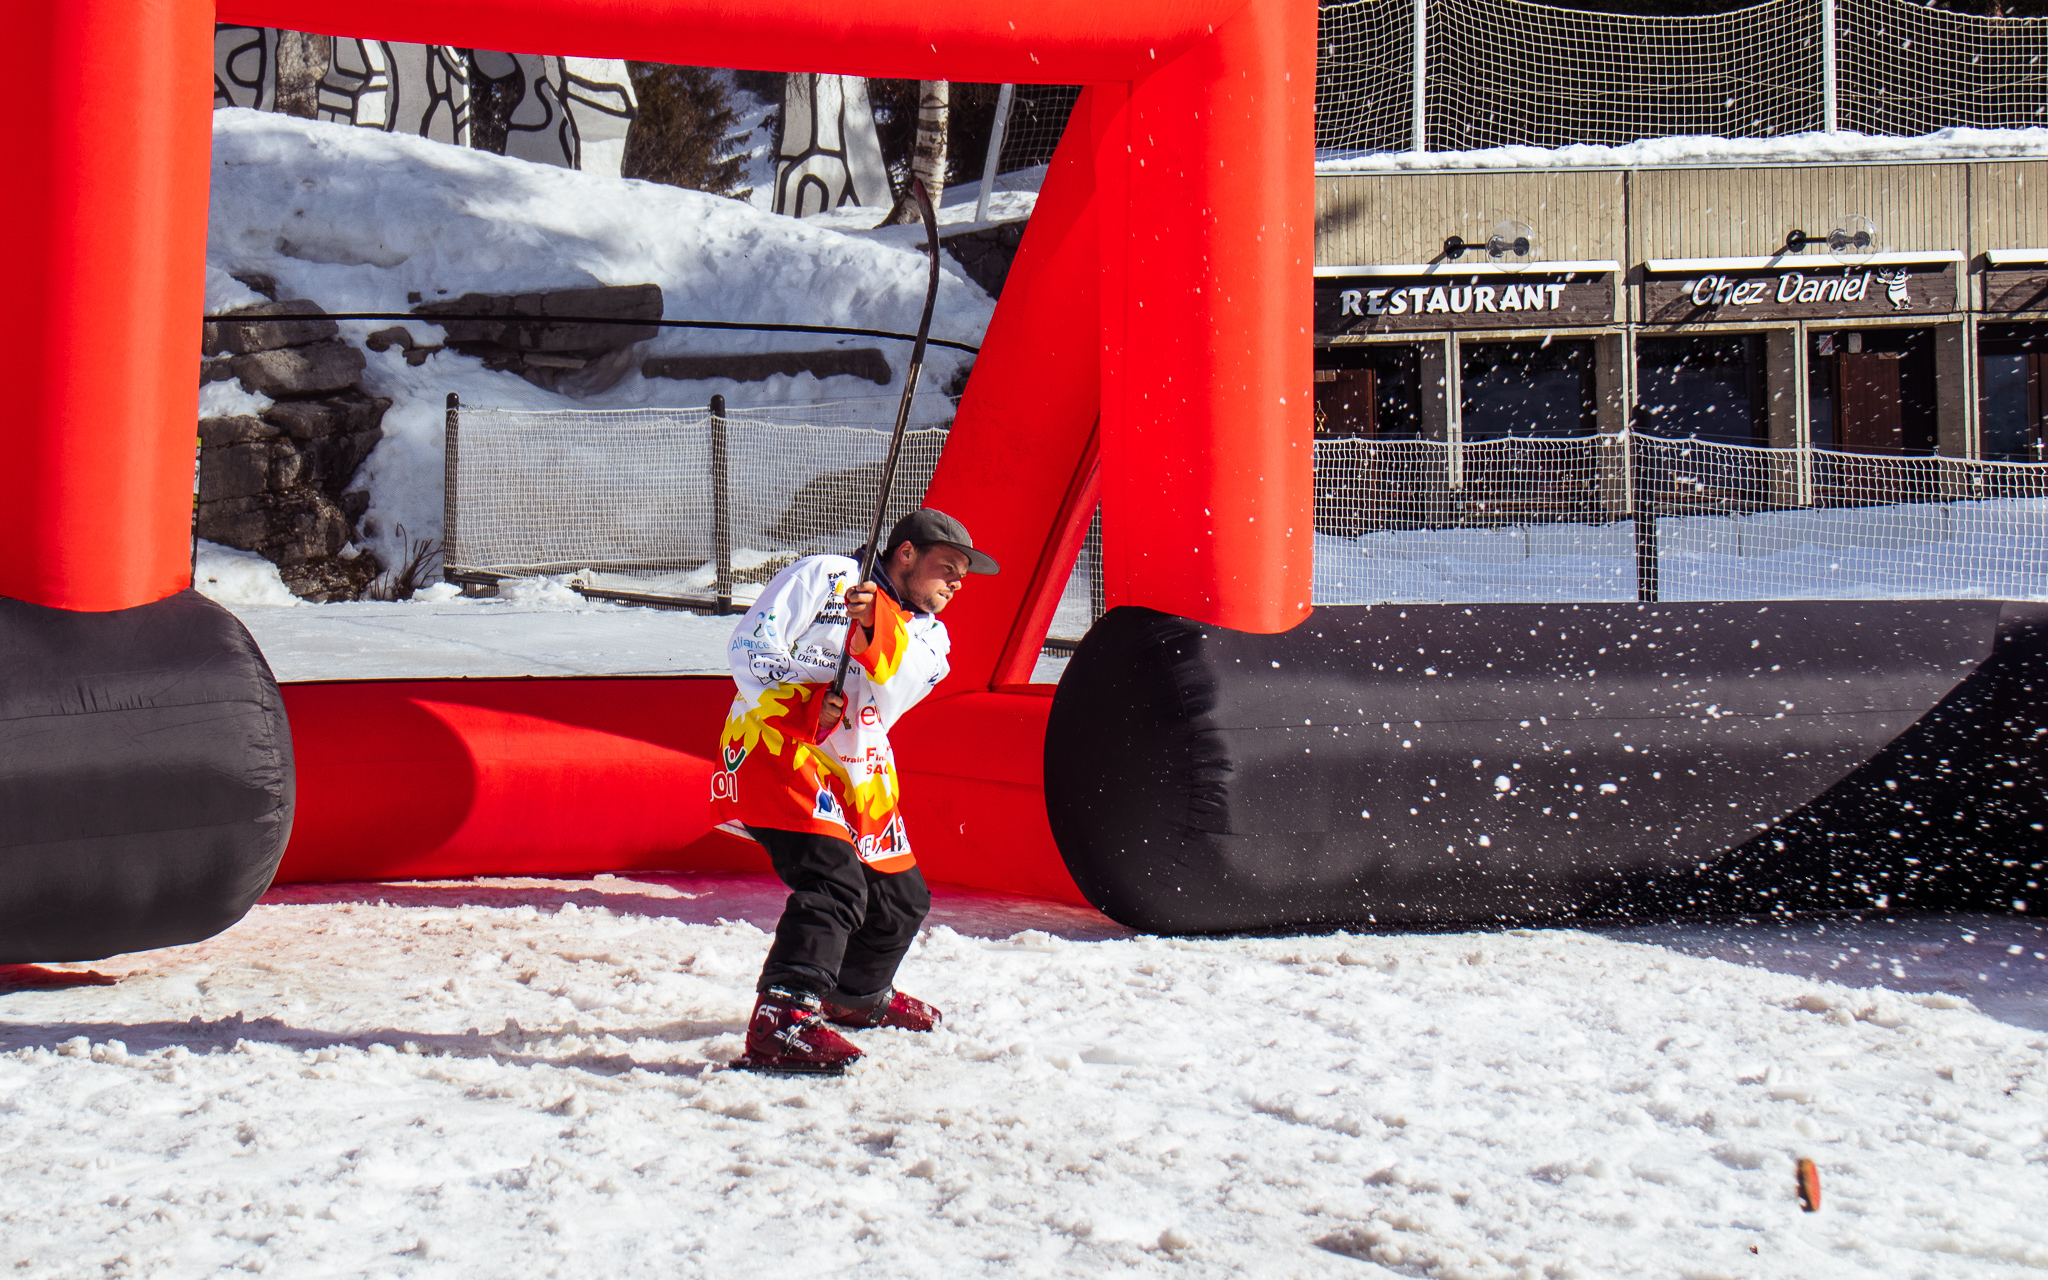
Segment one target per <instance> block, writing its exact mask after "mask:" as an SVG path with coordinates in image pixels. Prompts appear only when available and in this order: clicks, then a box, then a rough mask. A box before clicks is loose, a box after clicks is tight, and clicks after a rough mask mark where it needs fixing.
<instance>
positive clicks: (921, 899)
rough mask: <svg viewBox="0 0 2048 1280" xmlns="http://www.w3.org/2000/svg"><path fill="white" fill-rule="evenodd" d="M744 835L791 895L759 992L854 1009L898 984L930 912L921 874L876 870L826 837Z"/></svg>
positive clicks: (758, 830)
mask: <svg viewBox="0 0 2048 1280" xmlns="http://www.w3.org/2000/svg"><path fill="white" fill-rule="evenodd" d="M747 831H748V832H749V833H750V834H751V835H752V836H753V837H754V839H756V840H758V841H760V842H761V845H762V847H764V848H766V849H767V850H768V857H769V860H770V861H772V862H773V863H774V864H775V874H776V875H778V876H780V877H782V883H784V884H786V885H788V886H789V887H790V890H791V892H790V895H789V901H788V902H787V903H786V904H785V905H784V906H783V908H782V919H781V921H780V922H779V923H777V924H776V926H775V943H774V945H773V946H771V947H769V948H768V963H767V964H766V965H764V966H763V967H762V969H761V982H760V986H759V988H758V989H759V990H762V991H766V990H767V989H768V988H769V987H786V988H789V989H791V990H799V991H810V992H814V993H816V994H817V995H820V996H823V997H824V998H826V999H828V1000H830V1001H832V1002H833V1003H834V1004H844V1005H851V1006H853V1007H856V1008H858V1007H860V1006H862V1005H868V1004H872V1003H874V1002H875V1001H876V1000H877V999H879V998H880V997H881V996H882V994H883V993H884V992H886V991H888V990H889V986H890V984H891V983H892V982H894V981H895V980H896V966H897V965H899V964H902V963H903V953H904V952H906V951H908V950H910V943H911V940H912V939H914V938H916V937H917V926H918V925H920V924H922V923H924V917H925V913H926V912H927V911H930V910H931V906H932V895H931V891H930V890H929V889H927V888H925V884H924V873H923V872H921V871H919V870H918V869H917V868H916V867H911V868H910V869H909V870H908V871H898V872H895V873H894V874H884V873H882V872H880V871H876V870H873V869H872V868H870V867H869V866H868V865H867V864H866V863H864V862H862V861H861V860H860V854H859V853H857V852H856V851H855V850H854V847H853V846H852V845H851V844H849V843H847V842H846V841H844V840H835V839H834V838H832V837H831V836H821V835H814V834H812V833H811V832H808V831H780V830H777V829H775V828H773V827H751V826H750V827H748V828H747Z"/></svg>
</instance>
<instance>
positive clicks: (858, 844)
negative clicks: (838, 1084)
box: [711, 509, 996, 1075]
mask: <svg viewBox="0 0 2048 1280" xmlns="http://www.w3.org/2000/svg"><path fill="white" fill-rule="evenodd" d="M859 572H860V564H859V562H858V561H857V560H856V559H854V558H852V557H849V556H836V555H822V556H807V557H805V558H804V559H802V560H799V561H797V562H796V563H795V564H793V565H790V566H789V567H788V568H786V569H784V570H783V571H782V572H781V573H778V574H776V575H775V578H774V580H773V581H771V582H770V583H769V584H768V586H767V587H766V589H764V590H763V591H762V592H761V596H760V599H758V600H756V601H755V602H754V606H753V608H752V609H751V610H750V611H749V612H748V613H747V614H746V616H745V617H744V618H743V619H742V620H741V621H740V624H739V626H738V627H736V628H735V629H734V630H733V634H732V641H731V644H730V645H729V646H728V648H727V655H726V656H727V659H728V661H729V662H730V663H731V666H732V674H733V681H734V683H736V684H737V685H738V686H739V691H738V695H737V696H736V697H735V698H734V699H733V702H732V707H731V709H730V710H729V711H728V712H727V714H726V721H725V730H724V732H723V733H722V734H721V735H720V737H719V751H720V757H721V758H720V761H719V763H720V765H721V766H722V768H721V769H720V770H719V771H718V772H716V773H714V774H713V775H712V781H711V794H712V798H713V800H714V801H715V802H716V804H717V807H718V809H719V811H720V816H721V817H723V818H725V819H728V820H737V821H739V822H741V823H744V824H745V825H746V828H747V830H748V832H749V833H751V834H752V835H753V837H754V839H756V840H758V841H759V842H760V843H761V845H762V846H763V847H764V848H766V849H767V850H768V857H769V859H770V861H772V862H773V863H774V865H775V874H776V875H778V876H780V877H781V878H782V882H783V883H784V884H786V885H788V886H789V889H790V895H789V901H788V903H787V904H786V905H785V906H784V907H783V910H782V919H781V921H780V922H779V923H778V924H777V925H776V927H775V941H774V943H773V945H771V946H770V947H769V949H768V962H767V964H766V965H765V966H763V968H762V970H761V980H760V983H759V986H758V995H757V997H756V1000H755V1003H754V1013H753V1017H752V1018H751V1019H749V1020H748V1023H747V1049H746V1054H745V1056H744V1057H742V1058H741V1059H740V1060H739V1063H738V1064H737V1065H739V1066H741V1067H745V1068H748V1069H751V1070H757V1071H772V1072H791V1073H804V1074H815V1075H837V1074H839V1073H840V1072H842V1071H844V1070H845V1069H846V1067H847V1065H848V1064H850V1063H852V1062H853V1061H854V1060H855V1059H856V1058H858V1057H860V1050H859V1049H857V1048H855V1047H854V1046H853V1044H852V1043H851V1042H849V1041H848V1040H847V1039H846V1038H845V1037H843V1036H841V1035H840V1034H839V1033H838V1032H836V1031H834V1030H832V1028H831V1027H829V1026H827V1025H826V1023H828V1022H830V1023H833V1024H836V1025H838V1026H842V1027H903V1028H907V1029H909V1030H913V1031H929V1030H931V1029H932V1028H933V1027H934V1026H936V1025H937V1024H938V1022H939V1012H938V1010H936V1009H934V1008H932V1007H931V1006H930V1005H927V1004H925V1003H924V1002H923V1001H921V1000H915V999H912V998H911V997H909V996H906V995H904V994H902V993H901V992H899V991H896V990H895V989H894V986H893V984H894V982H895V978H896V967H897V965H898V964H900V963H901V962H902V960H903V953H904V952H905V951H907V950H909V948H910V943H911V940H912V939H913V938H915V937H916V935H917V928H918V925H919V924H921V923H922V922H923V920H924V916H925V912H926V911H927V910H929V909H930V907H931V894H930V893H929V892H928V891H927V890H926V888H925V884H924V876H923V875H922V874H921V873H920V872H919V871H918V869H917V863H916V860H915V859H914V858H912V856H911V852H910V838H909V835H908V834H907V833H906V831H905V829H904V825H903V815H902V814H901V813H900V812H899V811H898V809H897V800H898V786H897V779H896V763H895V755H894V752H893V750H892V749H891V747H890V745H889V728H890V726H891V725H893V724H895V723H896V721H897V720H898V719H899V718H900V717H901V716H902V715H903V713H904V712H906V711H908V710H910V708H912V707H913V706H916V705H917V703H918V702H919V701H920V700H921V699H923V697H924V696H925V695H926V694H927V693H929V692H931V690H932V688H933V686H935V685H937V684H938V683H939V681H940V680H942V679H944V678H945V676H946V672H947V669H948V668H947V665H946V654H947V651H948V649H949V648H950V644H949V642H948V640H947V638H946V628H945V626H944V625H943V624H942V623H940V622H939V620H938V616H937V615H938V612H939V611H940V610H941V609H943V608H945V607H946V602H947V601H949V600H951V599H952V598H953V595H954V593H955V592H957V591H958V590H959V589H960V586H961V583H962V580H963V579H964V578H965V576H966V575H967V574H969V573H994V572H996V562H995V561H994V560H991V559H990V558H989V557H988V556H987V555H984V554H983V553H982V552H979V551H976V550H975V549H974V540H973V539H972V538H971V537H969V536H968V533H967V530H966V528H965V527H964V526H963V525H962V524H961V523H960V522H959V521H958V520H955V519H953V518H952V517H951V516H948V515H946V514H944V513H943V512H939V511H933V510H930V509H924V510H919V511H914V512H912V513H911V514H909V515H907V516H905V517H904V518H903V519H901V520H899V521H897V522H896V527H895V528H894V529H892V530H891V531H890V533H889V538H888V541H887V542H886V543H885V544H883V550H882V553H881V554H879V555H878V556H877V557H876V558H875V568H874V581H872V582H868V583H856V582H855V581H854V579H855V577H856V576H857V575H858V574H859ZM842 652H844V653H847V654H850V655H851V657H852V661H851V662H850V663H848V665H847V674H846V685H845V691H844V693H843V694H842V695H835V694H833V693H832V682H833V679H834V677H835V676H836V674H837V672H838V669H839V664H840V655H841V654H842Z"/></svg>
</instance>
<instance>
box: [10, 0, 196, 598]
mask: <svg viewBox="0 0 2048 1280" xmlns="http://www.w3.org/2000/svg"><path fill="white" fill-rule="evenodd" d="M0 41H4V42H5V47H6V48H8V49H11V50H13V66H12V68H11V69H10V71H9V73H8V75H7V76H6V77H5V78H4V79H0V115H4V116H5V118H6V119H8V120H10V121H13V122H14V128H15V130H16V138H17V141H16V145H17V146H18V147H19V148H20V149H21V152H22V154H21V156H20V157H19V159H18V160H17V162H16V164H15V169H14V172H15V175H16V179H15V182H14V183H13V185H12V186H11V187H10V189H9V193H8V198H7V199H6V201H5V202H0V236H4V239H5V242H6V243H7V245H8V252H7V254H6V265H5V267H4V268H0V271H4V272H5V275H4V279H5V281H6V289H5V295H6V298H7V305H6V307H5V308H4V309H0V346H4V347H5V348H6V349H7V350H10V351H18V352H22V353H25V354H32V355H33V357H34V360H35V368H34V369H33V371H32V373H31V376H29V377H27V378H24V379H22V381H21V383H20V385H19V386H17V387H16V388H15V389H14V391H13V392H12V395H13V403H12V404H11V405H10V406H9V407H8V412H7V413H6V414H5V415H0V451H4V452H5V454H6V457H7V466H6V467H5V468H0V546H4V547H5V548H6V549H7V554H6V556H5V557H0V596H12V597H14V598H15V599H17V600H27V601H30V602H32V603H35V604H42V605H53V606H56V607H58V608H64V609H79V610H111V609H125V608H129V607H131V606H134V605H139V604H147V603H148V602H150V601H152V600H159V599H162V598H163V597H165V596H168V595H171V594H172V593H174V592H177V591H181V590H183V589H184V588H185V587H186V586H187V585H189V584H190V582H191V559H190V557H191V530H192V465H193V450H194V448H195V446H194V444H193V435H194V419H195V417H196V407H197V396H198V373H199V371H198V355H199V341H198V337H199V335H198V323H199V315H200V312H201V309H202V304H203V302H204V297H205V278H204V271H205V267H204V264H205V261H206V188H207V165H206V155H207V150H208V146H209V144H210V139H211V132H210V131H211V127H212V122H211V115H212V106H213V81H212V66H213V5H212V3H211V0H61V3H43V2H40V0H18V2H16V3H9V4H5V5H0Z"/></svg>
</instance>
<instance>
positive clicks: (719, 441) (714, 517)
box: [711, 396, 732, 617]
mask: <svg viewBox="0 0 2048 1280" xmlns="http://www.w3.org/2000/svg"><path fill="white" fill-rule="evenodd" d="M711 562H712V572H713V573H714V574H716V575H717V576H716V578H715V579H714V582H713V585H712V592H713V594H715V595H716V596H717V597H718V605H717V612H718V615H719V616H720V617H724V616H725V615H726V614H728V613H731V612H732V466H731V460H730V458H729V457H728V455H727V452H726V440H725V397H724V396H713V397H711Z"/></svg>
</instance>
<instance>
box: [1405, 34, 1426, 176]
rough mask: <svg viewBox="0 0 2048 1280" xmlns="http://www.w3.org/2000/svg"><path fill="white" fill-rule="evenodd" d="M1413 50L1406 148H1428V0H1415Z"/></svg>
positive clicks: (1423, 149) (1422, 149)
mask: <svg viewBox="0 0 2048 1280" xmlns="http://www.w3.org/2000/svg"><path fill="white" fill-rule="evenodd" d="M1414 12H1415V23H1414V26H1415V52H1414V61H1415V67H1414V74H1413V77H1412V78H1413V86H1412V89H1411V92H1412V94H1413V98H1412V100H1411V102H1410V104H1409V108H1408V112H1409V115H1408V149H1409V150H1410V151H1427V150H1429V98H1428V95H1427V94H1426V93H1425V92H1424V85H1425V83H1426V81H1425V76H1424V70H1425V64H1426V63H1427V62H1428V60H1429V0H1415V10H1414Z"/></svg>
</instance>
